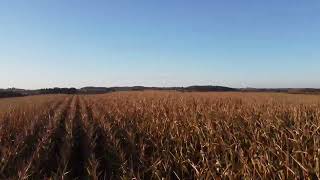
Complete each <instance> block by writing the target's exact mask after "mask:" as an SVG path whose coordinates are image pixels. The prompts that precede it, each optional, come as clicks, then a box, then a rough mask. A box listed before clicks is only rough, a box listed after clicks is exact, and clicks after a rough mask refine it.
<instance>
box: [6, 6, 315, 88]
mask: <svg viewBox="0 0 320 180" xmlns="http://www.w3.org/2000/svg"><path fill="white" fill-rule="evenodd" d="M319 68H320V1H319V0H308V1H302V0H241V1H239V0H223V1H222V0H220V1H217V0H202V1H201V0H199V1H195V0H193V1H191V0H161V1H160V0H114V1H111V0H96V1H93V0H86V1H85V0H28V1H26V0H21V1H17V0H1V1H0V88H6V87H19V88H31V89H34V88H41V87H55V86H60V87H71V86H73V87H82V86H87V85H93V86H124V85H129V86H131V85H145V86H188V85H194V84H200V85H204V84H213V85H225V86H232V87H317V88H320V78H319V77H320V70H319Z"/></svg>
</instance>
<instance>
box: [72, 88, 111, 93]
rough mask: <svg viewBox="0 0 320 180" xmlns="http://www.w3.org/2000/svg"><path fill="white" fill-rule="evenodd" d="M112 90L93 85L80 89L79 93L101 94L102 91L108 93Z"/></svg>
mask: <svg viewBox="0 0 320 180" xmlns="http://www.w3.org/2000/svg"><path fill="white" fill-rule="evenodd" d="M112 91H113V89H112V88H107V87H93V86H88V87H83V88H80V89H79V90H78V92H79V93H85V94H100V93H108V92H112Z"/></svg>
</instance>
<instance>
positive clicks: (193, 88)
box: [183, 86, 238, 92]
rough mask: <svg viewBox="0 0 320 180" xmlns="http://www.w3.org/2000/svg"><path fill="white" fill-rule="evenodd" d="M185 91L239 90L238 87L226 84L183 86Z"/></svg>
mask: <svg viewBox="0 0 320 180" xmlns="http://www.w3.org/2000/svg"><path fill="white" fill-rule="evenodd" d="M183 90H184V91H192V92H193V91H196V92H218V91H238V89H235V88H230V87H224V86H189V87H186V88H183Z"/></svg>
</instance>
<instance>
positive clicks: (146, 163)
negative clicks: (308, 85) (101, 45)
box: [0, 91, 320, 179]
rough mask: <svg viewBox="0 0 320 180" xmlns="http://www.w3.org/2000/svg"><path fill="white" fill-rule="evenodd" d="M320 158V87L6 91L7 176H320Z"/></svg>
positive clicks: (1, 118) (1, 174) (3, 175)
mask: <svg viewBox="0 0 320 180" xmlns="http://www.w3.org/2000/svg"><path fill="white" fill-rule="evenodd" d="M319 158H320V96H316V95H290V94H277V93H273V94H272V93H178V92H157V91H149V92H117V93H109V94H104V95H73V96H72V95H46V96H33V97H22V98H11V99H2V100H0V160H1V161H0V179H48V178H52V179H79V178H80V179H132V178H136V179H162V178H164V179H221V178H222V179H228V178H229V179H300V178H302V179H317V178H319V177H320V159H319Z"/></svg>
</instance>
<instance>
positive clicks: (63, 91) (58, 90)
mask: <svg viewBox="0 0 320 180" xmlns="http://www.w3.org/2000/svg"><path fill="white" fill-rule="evenodd" d="M76 93H78V90H77V89H76V88H47V89H40V90H39V94H76Z"/></svg>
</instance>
